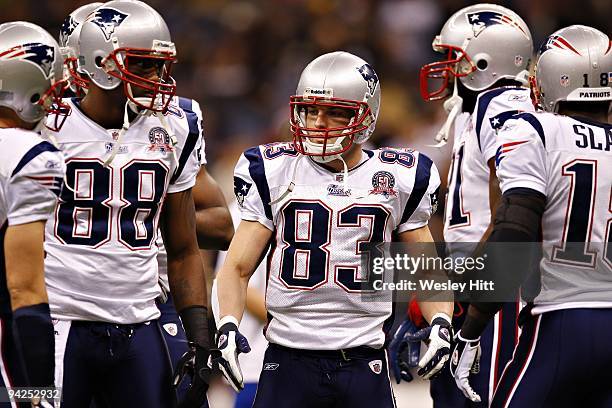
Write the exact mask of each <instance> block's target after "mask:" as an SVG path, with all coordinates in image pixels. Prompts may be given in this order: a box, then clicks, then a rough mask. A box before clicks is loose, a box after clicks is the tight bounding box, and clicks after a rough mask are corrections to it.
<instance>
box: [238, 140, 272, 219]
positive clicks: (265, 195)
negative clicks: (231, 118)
mask: <svg viewBox="0 0 612 408" xmlns="http://www.w3.org/2000/svg"><path fill="white" fill-rule="evenodd" d="M244 157H246V158H247V160H248V161H249V174H250V175H251V178H252V179H253V181H254V182H255V186H256V187H257V191H258V192H259V196H260V197H261V201H262V204H263V207H264V212H265V213H266V217H267V218H268V219H269V220H270V221H272V207H271V206H270V201H271V200H270V188H269V187H268V179H267V178H266V169H265V167H264V161H263V157H262V155H261V151H260V150H259V147H258V146H255V147H251V148H250V149H248V150H246V151H245V152H244Z"/></svg>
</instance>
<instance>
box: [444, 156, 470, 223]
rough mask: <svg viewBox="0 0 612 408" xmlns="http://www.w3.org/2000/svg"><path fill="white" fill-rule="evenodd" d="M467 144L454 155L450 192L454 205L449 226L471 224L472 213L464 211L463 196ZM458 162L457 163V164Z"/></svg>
mask: <svg viewBox="0 0 612 408" xmlns="http://www.w3.org/2000/svg"><path fill="white" fill-rule="evenodd" d="M464 147H465V145H461V147H460V148H459V151H458V152H457V155H456V156H454V157H453V163H451V168H452V169H453V174H452V175H451V180H452V182H453V184H454V187H453V191H451V192H449V194H452V198H453V207H452V209H451V218H450V220H449V222H448V226H449V227H457V226H460V225H469V223H470V214H469V213H467V214H464V213H463V203H462V198H463V197H462V196H461V178H462V175H461V166H462V165H463V151H464ZM455 164H456V165H455Z"/></svg>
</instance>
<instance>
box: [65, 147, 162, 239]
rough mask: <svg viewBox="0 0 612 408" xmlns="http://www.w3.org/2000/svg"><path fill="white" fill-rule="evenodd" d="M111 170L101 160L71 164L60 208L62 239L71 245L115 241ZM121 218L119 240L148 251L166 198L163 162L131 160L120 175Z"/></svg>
mask: <svg viewBox="0 0 612 408" xmlns="http://www.w3.org/2000/svg"><path fill="white" fill-rule="evenodd" d="M113 171H115V170H114V169H112V168H109V167H104V166H103V164H102V162H101V161H100V160H92V159H87V160H81V159H72V160H70V161H69V162H68V163H67V164H66V179H67V184H68V186H71V189H70V188H64V189H63V190H62V194H61V196H60V200H59V203H58V208H57V221H56V231H57V236H58V237H59V238H60V239H61V240H62V241H63V242H64V243H66V244H68V245H85V246H93V247H97V246H100V245H102V244H104V243H105V242H107V241H108V240H109V239H110V234H111V231H112V228H113V220H114V218H113V216H112V213H113V211H112V208H111V205H110V204H109V202H110V200H111V199H112V191H113V186H112V183H113ZM120 172H121V187H120V188H121V190H120V199H121V201H122V202H123V205H122V206H121V208H120V210H119V216H118V218H117V224H118V225H117V228H118V230H119V241H120V242H122V243H123V244H124V245H126V246H127V247H128V248H130V249H144V248H149V247H150V246H151V243H152V242H153V238H154V236H155V220H156V219H157V215H158V213H159V209H160V204H161V199H162V197H163V194H164V190H165V186H166V180H167V177H168V169H167V168H166V167H165V166H163V165H162V164H161V163H160V162H153V161H132V162H130V163H129V164H127V165H126V166H124V167H123V168H122V169H121V170H120Z"/></svg>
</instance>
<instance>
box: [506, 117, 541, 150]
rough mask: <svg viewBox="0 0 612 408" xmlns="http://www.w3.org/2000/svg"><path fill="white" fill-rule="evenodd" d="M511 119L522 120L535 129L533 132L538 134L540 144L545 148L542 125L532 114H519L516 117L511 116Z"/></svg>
mask: <svg viewBox="0 0 612 408" xmlns="http://www.w3.org/2000/svg"><path fill="white" fill-rule="evenodd" d="M512 119H523V120H524V121H525V122H527V123H529V124H530V125H531V126H532V127H533V128H534V129H535V131H536V132H538V136H540V139H541V140H542V144H543V145H544V147H546V138H545V136H544V128H543V127H542V124H541V123H540V121H539V120H538V118H536V116H535V115H534V114H532V113H528V112H524V113H519V114H518V115H515V116H513V117H512Z"/></svg>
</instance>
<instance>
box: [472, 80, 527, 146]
mask: <svg viewBox="0 0 612 408" xmlns="http://www.w3.org/2000/svg"><path fill="white" fill-rule="evenodd" d="M521 89H523V88H521V87H518V86H512V87H501V88H495V89H491V90H489V91H486V92H483V93H481V94H480V95H479V96H478V103H477V104H476V136H477V138H478V148H479V149H481V146H480V129H482V122H483V121H484V116H485V113H486V112H487V108H488V107H489V104H490V103H491V101H492V100H493V99H494V98H495V97H497V96H499V95H501V94H503V93H504V92H506V91H510V90H513V91H517V90H521ZM481 150H482V149H481Z"/></svg>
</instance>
